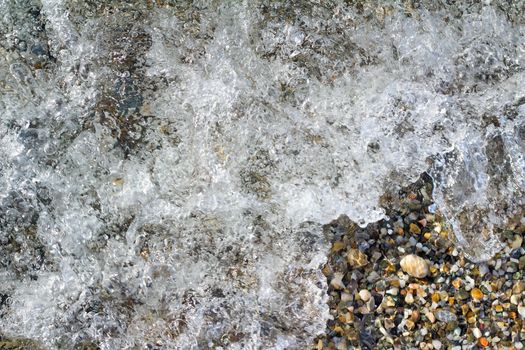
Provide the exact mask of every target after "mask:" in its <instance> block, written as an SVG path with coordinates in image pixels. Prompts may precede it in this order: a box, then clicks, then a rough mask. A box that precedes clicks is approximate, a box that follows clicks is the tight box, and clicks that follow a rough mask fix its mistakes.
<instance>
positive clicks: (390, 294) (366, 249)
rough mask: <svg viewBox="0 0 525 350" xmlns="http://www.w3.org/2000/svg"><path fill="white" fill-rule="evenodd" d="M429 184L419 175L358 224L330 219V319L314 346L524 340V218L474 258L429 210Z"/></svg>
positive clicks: (515, 343)
mask: <svg viewBox="0 0 525 350" xmlns="http://www.w3.org/2000/svg"><path fill="white" fill-rule="evenodd" d="M431 191H432V186H431V183H430V181H428V180H427V181H425V179H423V178H422V179H421V180H420V181H419V182H418V183H416V184H415V185H413V186H411V187H410V188H407V189H404V190H403V191H401V192H400V193H399V194H396V198H395V200H392V201H391V202H390V203H389V204H391V203H393V202H395V203H397V206H395V207H394V208H391V209H389V210H388V212H387V214H388V218H389V219H388V220H383V221H381V222H378V223H377V224H375V225H369V226H368V227H367V228H365V229H362V228H359V227H358V226H357V225H355V224H354V223H353V222H352V221H350V220H349V219H348V218H347V217H346V216H341V217H340V218H338V219H337V220H335V221H334V222H332V223H331V224H330V225H328V226H327V228H326V229H327V230H330V231H331V232H332V234H333V235H334V242H333V245H332V248H331V252H330V256H329V259H328V263H327V264H326V265H325V267H324V269H323V273H324V274H325V276H326V277H327V279H328V282H329V292H328V293H329V306H330V312H331V316H332V319H331V320H330V321H329V322H328V324H327V329H326V334H325V335H324V336H323V337H319V338H318V339H316V340H315V343H314V345H313V348H314V349H317V350H321V349H339V350H342V349H352V348H360V349H437V350H439V349H453V350H460V349H483V348H487V349H517V350H519V349H523V348H524V347H525V322H524V321H525V297H524V294H525V293H524V290H525V280H524V279H523V275H522V274H523V270H524V269H525V249H524V245H523V232H524V230H525V225H524V223H523V220H522V221H521V222H520V221H519V220H518V222H517V224H514V225H512V226H511V227H510V229H509V230H508V231H505V232H502V240H503V241H504V242H505V243H506V244H505V248H504V249H503V250H502V251H501V252H500V253H498V254H497V255H496V256H494V257H493V258H492V259H491V260H490V261H487V262H485V263H481V264H474V263H472V262H470V261H469V260H468V259H466V257H465V256H464V254H463V253H462V252H461V251H459V250H458V249H457V248H456V246H455V244H454V240H453V236H452V234H451V233H450V232H449V230H448V229H447V226H446V224H445V223H444V220H443V218H442V217H440V215H439V214H438V213H433V212H431V211H430V210H429V207H430V208H431V206H430V205H431V195H430V194H431ZM390 199H392V198H390ZM386 200H387V202H388V198H387V199H386Z"/></svg>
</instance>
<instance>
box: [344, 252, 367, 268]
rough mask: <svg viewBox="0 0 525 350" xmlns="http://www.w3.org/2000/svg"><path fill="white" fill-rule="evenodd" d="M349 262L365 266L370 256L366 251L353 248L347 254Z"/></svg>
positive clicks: (353, 265)
mask: <svg viewBox="0 0 525 350" xmlns="http://www.w3.org/2000/svg"><path fill="white" fill-rule="evenodd" d="M346 258H347V261H348V263H349V264H350V265H351V266H352V267H363V266H365V265H366V264H368V257H367V256H366V254H365V253H363V252H361V251H360V250H359V249H355V248H352V249H350V250H349V251H348V255H347V256H346Z"/></svg>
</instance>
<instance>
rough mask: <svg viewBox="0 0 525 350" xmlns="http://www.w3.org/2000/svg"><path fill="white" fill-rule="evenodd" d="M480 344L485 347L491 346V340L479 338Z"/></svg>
mask: <svg viewBox="0 0 525 350" xmlns="http://www.w3.org/2000/svg"><path fill="white" fill-rule="evenodd" d="M479 345H481V346H483V347H484V348H486V347H487V346H489V341H488V340H487V338H485V337H481V338H479Z"/></svg>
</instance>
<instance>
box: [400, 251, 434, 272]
mask: <svg viewBox="0 0 525 350" xmlns="http://www.w3.org/2000/svg"><path fill="white" fill-rule="evenodd" d="M400 265H401V268H402V269H403V271H405V272H406V273H408V274H409V275H410V276H412V277H416V278H425V277H426V276H427V275H428V272H429V269H428V263H427V262H426V260H425V259H423V258H421V257H419V256H417V255H414V254H409V255H406V256H405V257H403V259H401V262H400Z"/></svg>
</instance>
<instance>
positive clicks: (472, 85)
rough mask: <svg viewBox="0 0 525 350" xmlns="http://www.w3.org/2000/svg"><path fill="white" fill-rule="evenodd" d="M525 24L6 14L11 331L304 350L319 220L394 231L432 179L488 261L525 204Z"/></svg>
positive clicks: (320, 289) (505, 12)
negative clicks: (397, 209) (385, 204)
mask: <svg viewBox="0 0 525 350" xmlns="http://www.w3.org/2000/svg"><path fill="white" fill-rule="evenodd" d="M176 3H178V4H176ZM505 6H506V7H505ZM522 18H524V17H523V8H519V7H518V5H508V4H507V5H505V4H499V3H494V4H485V5H468V6H467V5H454V6H438V5H436V4H434V3H433V2H432V3H430V4H424V3H423V4H420V5H419V6H418V5H409V3H408V2H407V3H406V4H404V5H391V4H387V3H385V4H384V5H382V6H378V5H370V4H369V3H367V2H357V4H354V5H348V4H346V3H343V2H326V3H325V2H323V3H321V4H316V3H315V2H308V3H306V2H305V3H302V4H301V5H290V4H287V2H286V1H283V2H272V4H271V5H267V4H266V5H265V4H263V3H259V2H242V3H241V2H239V3H236V4H226V3H224V4H221V2H216V1H210V2H204V1H202V2H196V3H195V4H193V5H191V6H190V5H181V4H180V3H179V2H175V3H173V4H172V3H169V2H164V1H150V2H148V1H146V2H136V3H131V4H129V5H126V4H123V3H120V2H112V1H107V2H102V3H99V2H81V1H75V0H60V1H57V0H45V1H42V2H39V1H33V2H31V1H20V2H12V1H0V32H1V34H2V35H1V39H0V92H1V94H0V111H1V112H2V113H1V116H0V135H1V136H0V137H1V138H0V240H1V243H2V245H1V246H0V253H1V255H0V293H2V294H4V295H9V303H8V304H6V305H5V306H3V307H2V309H0V313H1V314H0V315H1V317H0V329H2V330H4V331H5V332H8V333H10V334H14V335H19V336H24V337H27V338H32V339H36V340H39V341H41V342H42V343H43V344H45V346H47V347H48V348H49V349H54V348H57V349H60V348H63V349H68V348H72V347H74V346H75V344H80V343H82V342H84V343H85V342H92V343H94V344H98V346H99V347H100V348H101V349H116V348H121V349H125V348H129V349H134V348H145V347H147V348H151V349H153V348H162V349H171V348H173V349H180V348H185V349H186V348H187V349H190V348H221V347H222V348H231V349H248V348H260V347H262V348H268V349H269V348H275V349H283V348H304V346H305V344H309V343H310V340H311V339H312V338H313V337H314V336H315V335H316V334H318V333H320V332H322V331H324V325H325V321H326V319H327V317H328V311H327V306H326V303H325V298H326V297H325V290H326V282H325V281H324V278H323V276H322V274H321V273H320V271H319V267H320V266H322V264H323V263H324V262H325V260H326V253H327V249H328V248H327V247H328V241H329V238H328V237H326V236H325V234H324V233H323V230H322V224H325V223H327V222H329V221H330V220H332V219H334V218H336V217H338V216H339V215H340V214H346V215H348V216H349V217H350V218H351V219H352V220H354V221H355V222H357V223H359V224H360V225H362V226H365V225H366V224H368V223H372V222H376V221H377V220H380V219H381V218H383V217H384V210H383V209H382V208H381V207H380V205H379V201H380V197H381V196H382V195H383V194H384V193H386V192H390V191H396V190H397V189H398V188H399V187H401V186H404V185H407V184H409V183H411V182H413V181H415V180H416V179H417V178H418V177H419V176H420V174H421V173H423V172H428V173H429V174H430V175H431V176H432V177H433V179H434V181H435V184H434V185H435V190H434V200H435V203H436V208H437V210H439V211H441V212H442V213H443V214H444V215H445V216H446V218H447V222H448V224H449V225H450V227H451V228H452V229H453V232H454V234H455V236H456V238H457V241H458V245H459V246H460V247H462V248H463V249H464V250H465V252H466V253H467V255H468V256H469V257H470V258H471V259H473V260H475V261H481V260H485V259H487V258H489V257H490V256H492V255H493V254H494V253H495V252H496V251H497V250H498V248H499V243H498V239H497V232H498V230H503V229H504V228H505V227H506V226H508V225H512V222H513V221H515V220H518V221H519V220H520V218H521V212H522V209H523V204H524V203H523V201H524V190H523V185H524V173H525V172H524V169H525V162H524V159H523V151H524V150H525V131H524V130H525V118H524V117H525V85H524V84H523V82H524V80H523V78H524V72H523V67H524V66H525V40H524V32H525V27H524V26H523V23H522V21H523V20H522Z"/></svg>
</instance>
